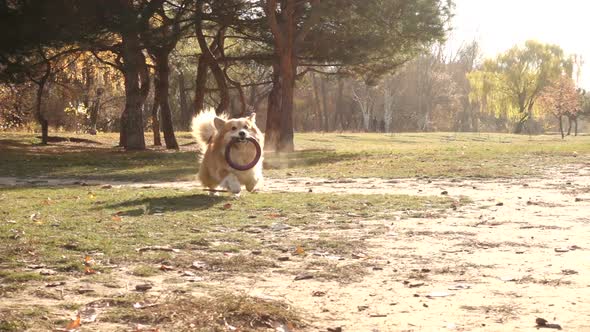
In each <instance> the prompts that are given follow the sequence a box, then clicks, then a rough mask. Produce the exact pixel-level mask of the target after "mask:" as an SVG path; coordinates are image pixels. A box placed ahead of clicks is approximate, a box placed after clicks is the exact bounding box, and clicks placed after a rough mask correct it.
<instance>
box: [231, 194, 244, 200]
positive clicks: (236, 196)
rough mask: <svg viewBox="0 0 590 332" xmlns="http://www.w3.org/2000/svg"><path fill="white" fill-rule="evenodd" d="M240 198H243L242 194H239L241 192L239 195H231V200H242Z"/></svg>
mask: <svg viewBox="0 0 590 332" xmlns="http://www.w3.org/2000/svg"><path fill="white" fill-rule="evenodd" d="M240 197H242V194H241V193H239V192H238V193H233V194H232V195H231V198H233V199H240Z"/></svg>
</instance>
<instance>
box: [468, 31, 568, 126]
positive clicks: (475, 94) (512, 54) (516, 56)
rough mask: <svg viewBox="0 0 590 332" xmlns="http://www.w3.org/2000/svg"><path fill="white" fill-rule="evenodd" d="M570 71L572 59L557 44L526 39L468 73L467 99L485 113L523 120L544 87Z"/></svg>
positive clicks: (531, 109) (532, 109)
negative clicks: (520, 45)
mask: <svg viewBox="0 0 590 332" xmlns="http://www.w3.org/2000/svg"><path fill="white" fill-rule="evenodd" d="M572 71H573V62H572V61H571V59H570V58H568V57H566V56H565V54H564V52H563V50H562V49H561V48H560V47H559V46H557V45H549V44H542V43H539V42H536V41H527V42H526V43H525V45H524V47H519V46H515V47H513V48H511V49H510V50H508V51H506V52H505V53H502V54H500V55H498V57H497V58H495V59H488V60H486V61H485V62H484V64H483V65H482V67H481V69H480V70H477V71H474V72H472V73H470V74H469V75H468V78H469V82H470V84H471V87H472V91H471V94H470V98H471V100H472V101H477V102H479V103H480V105H481V108H482V111H484V112H488V113H492V114H495V115H496V116H498V117H499V116H506V117H508V118H510V119H512V120H522V119H523V118H524V119H525V120H526V119H527V118H529V117H530V116H532V113H533V111H534V108H535V105H536V102H537V99H538V98H539V96H540V95H541V93H542V92H543V90H544V89H545V88H546V87H547V86H549V85H550V84H551V82H553V81H555V80H556V79H557V78H559V77H560V76H561V75H567V76H570V77H571V75H572Z"/></svg>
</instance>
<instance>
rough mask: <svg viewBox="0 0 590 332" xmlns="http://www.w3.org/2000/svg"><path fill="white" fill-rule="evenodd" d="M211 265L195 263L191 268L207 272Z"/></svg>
mask: <svg viewBox="0 0 590 332" xmlns="http://www.w3.org/2000/svg"><path fill="white" fill-rule="evenodd" d="M208 266H209V265H208V264H207V263H205V262H203V261H194V262H193V264H192V265H191V267H192V268H193V269H197V270H205V269H207V267H208Z"/></svg>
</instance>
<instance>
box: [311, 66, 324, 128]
mask: <svg viewBox="0 0 590 332" xmlns="http://www.w3.org/2000/svg"><path fill="white" fill-rule="evenodd" d="M311 89H312V90H313V108H312V109H314V110H315V112H314V113H315V116H316V119H317V121H316V123H315V125H314V128H315V130H317V131H323V130H324V128H323V125H322V124H323V121H322V105H321V100H320V92H319V88H318V82H317V78H316V75H315V74H314V73H311Z"/></svg>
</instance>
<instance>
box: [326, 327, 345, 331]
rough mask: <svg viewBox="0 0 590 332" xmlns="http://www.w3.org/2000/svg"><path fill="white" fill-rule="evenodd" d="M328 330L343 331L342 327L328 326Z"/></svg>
mask: <svg viewBox="0 0 590 332" xmlns="http://www.w3.org/2000/svg"><path fill="white" fill-rule="evenodd" d="M328 332H342V328H341V327H328Z"/></svg>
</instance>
